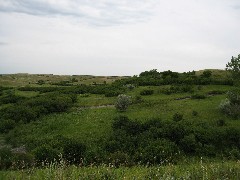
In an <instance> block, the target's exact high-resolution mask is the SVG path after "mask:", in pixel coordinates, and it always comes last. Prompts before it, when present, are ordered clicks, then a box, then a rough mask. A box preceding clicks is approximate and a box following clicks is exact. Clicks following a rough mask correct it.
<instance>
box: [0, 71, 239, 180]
mask: <svg viewBox="0 0 240 180" xmlns="http://www.w3.org/2000/svg"><path fill="white" fill-rule="evenodd" d="M211 71H212V76H213V78H215V79H221V78H227V77H228V73H227V72H226V71H219V70H211ZM202 73H203V71H198V72H196V74H197V75H198V76H200V75H201V74H202ZM72 78H76V80H77V81H76V82H72ZM125 78H127V77H95V76H77V75H74V76H56V75H29V74H17V75H2V76H0V85H1V86H3V87H13V88H12V89H6V90H3V95H2V96H5V94H8V93H9V92H10V91H11V92H12V93H13V94H14V95H16V96H19V97H22V98H25V99H23V101H26V102H28V101H30V100H31V99H34V98H39V97H43V96H44V95H45V94H46V95H48V94H49V93H48V92H46V93H42V92H39V91H22V90H20V89H18V87H21V86H33V87H34V86H39V87H51V86H56V85H53V84H52V83H56V82H61V81H69V82H71V83H70V84H71V86H75V85H78V84H88V85H92V84H104V82H106V83H107V84H111V83H112V82H114V81H115V80H117V79H125ZM39 80H43V81H44V84H42V85H39V84H37V82H38V81H39ZM171 86H172V85H158V86H135V87H134V88H133V89H127V90H125V91H124V94H126V95H128V96H131V98H132V101H133V103H132V104H131V105H130V106H129V107H128V109H127V110H126V111H124V112H120V111H118V110H116V108H115V106H114V105H115V103H116V100H117V96H113V97H108V96H106V94H105V95H104V94H94V93H83V94H77V95H76V101H74V103H73V104H72V105H71V106H69V108H67V110H66V111H65V110H64V111H62V112H55V111H53V113H47V114H45V115H42V116H39V117H37V118H36V119H35V120H33V121H30V122H28V121H27V123H25V122H22V121H19V122H17V124H16V125H15V126H14V128H13V129H11V130H10V131H8V132H6V133H2V134H1V135H0V147H4V146H10V147H11V148H16V147H21V146H26V151H27V153H29V154H34V152H35V149H36V148H38V146H40V145H41V146H42V145H50V146H53V147H55V143H56V142H55V140H56V139H58V138H59V137H60V138H67V139H74V140H77V141H78V142H80V143H83V144H84V145H85V146H86V149H87V150H88V156H90V155H91V153H92V154H93V155H96V154H99V156H101V154H104V153H105V152H103V147H105V144H107V143H108V141H109V137H112V134H114V129H113V123H114V119H116V118H118V117H119V116H125V117H128V118H129V119H130V120H132V121H134V122H139V123H140V124H144V123H147V122H149V121H150V120H152V119H159V120H162V121H163V122H172V121H173V117H174V115H175V114H178V113H179V114H181V115H182V121H186V122H187V123H193V124H204V123H207V124H208V126H212V127H217V123H218V122H219V120H221V121H223V122H224V123H225V125H224V126H228V127H234V128H236V127H240V121H239V119H236V118H232V117H230V116H227V115H224V114H223V113H222V112H220V110H219V104H220V103H221V102H222V101H223V100H224V99H226V97H227V95H226V93H227V92H228V91H230V90H232V89H234V88H235V87H234V86H231V85H223V84H222V85H215V84H206V85H204V84H203V85H192V86H191V88H192V89H191V91H187V92H174V93H170V94H168V93H165V90H166V89H169V88H170V87H171ZM144 90H153V94H151V95H141V96H140V94H141V92H142V91H144ZM212 92H220V93H212ZM50 95H51V94H50ZM194 95H201V96H203V98H193V97H194ZM139 96H140V97H141V101H139V102H137V101H135V99H137V97H139ZM67 98H68V97H66V99H67ZM12 105H13V106H14V105H15V102H14V103H12V102H11V103H9V104H0V110H5V109H6V108H8V107H10V106H12ZM238 130H239V129H238ZM89 154H90V155H89ZM238 158H240V157H238V155H237V156H234V158H229V157H227V156H226V157H224V158H221V157H220V156H218V155H217V156H213V157H207V156H206V157H204V162H203V160H202V159H201V155H197V156H193V155H190V156H189V155H187V154H184V155H183V156H181V157H180V161H178V162H177V163H174V162H175V161H174V162H169V163H167V164H164V165H162V166H159V165H154V166H148V165H146V166H144V165H142V164H141V165H140V164H139V165H136V164H135V165H133V166H132V165H127V166H124V165H121V166H120V167H118V166H117V165H116V164H114V163H113V165H111V161H106V162H104V161H101V162H100V165H96V166H95V165H93V166H92V165H89V164H88V165H87V166H83V167H78V165H68V164H65V162H59V161H58V162H56V163H53V164H51V165H46V166H45V167H44V168H39V167H35V166H33V167H28V168H24V169H23V170H16V169H14V168H13V170H12V171H10V170H8V171H0V179H79V178H80V179H175V178H181V179H239V178H240V168H239V167H240V165H239V159H238ZM108 163H110V165H109V164H108ZM0 164H1V163H0ZM93 164H94V163H93ZM96 164H97V163H96ZM10 169H11V168H10ZM20 169H21V168H20Z"/></svg>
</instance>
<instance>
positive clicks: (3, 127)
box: [0, 119, 16, 133]
mask: <svg viewBox="0 0 240 180" xmlns="http://www.w3.org/2000/svg"><path fill="white" fill-rule="evenodd" d="M15 126H16V123H15V121H14V120H12V119H0V133H7V132H8V131H10V130H11V129H13V128H14V127H15Z"/></svg>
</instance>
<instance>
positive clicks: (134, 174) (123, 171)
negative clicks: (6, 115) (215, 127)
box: [0, 160, 240, 180]
mask: <svg viewBox="0 0 240 180" xmlns="http://www.w3.org/2000/svg"><path fill="white" fill-rule="evenodd" d="M239 178H240V164H239V162H232V161H229V162H203V160H199V162H197V163H196V162H192V163H190V164H187V163H185V164H181V165H171V164H170V165H166V166H153V167H148V166H134V167H119V168H116V167H113V166H111V165H101V166H89V167H77V166H66V165H65V164H64V163H62V164H54V163H53V164H50V165H48V166H46V167H45V168H43V169H37V168H33V169H28V170H19V171H9V172H3V171H2V172H1V171H0V179H16V180H20V179H54V180H57V179H83V180H89V179H91V180H95V179H97V180H102V179H104V180H107V179H127V180H131V179H136V180H138V179H139V180H140V179H156V180H157V179H186V180H192V179H236V180H237V179H239Z"/></svg>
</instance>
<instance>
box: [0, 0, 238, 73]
mask: <svg viewBox="0 0 240 180" xmlns="http://www.w3.org/2000/svg"><path fill="white" fill-rule="evenodd" d="M238 54H240V0H169V1H167V0H0V74H5V73H51V74H70V75H71V74H91V75H135V74H139V73H140V72H142V71H145V70H151V69H158V70H159V71H164V70H169V69H170V70H172V71H178V72H183V71H192V70H200V69H210V68H211V69H224V68H225V64H226V63H227V62H228V61H229V60H230V59H231V56H237V55H238Z"/></svg>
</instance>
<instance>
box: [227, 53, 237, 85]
mask: <svg viewBox="0 0 240 180" xmlns="http://www.w3.org/2000/svg"><path fill="white" fill-rule="evenodd" d="M226 70H227V71H230V72H231V74H232V78H233V79H234V80H235V81H236V82H237V84H238V83H239V81H240V80H239V79H240V54H239V55H238V57H232V59H231V61H230V62H228V63H227V64H226Z"/></svg>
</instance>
